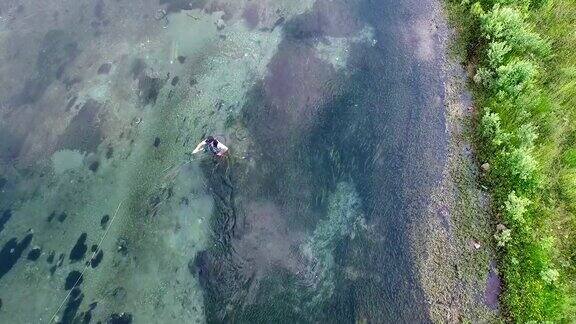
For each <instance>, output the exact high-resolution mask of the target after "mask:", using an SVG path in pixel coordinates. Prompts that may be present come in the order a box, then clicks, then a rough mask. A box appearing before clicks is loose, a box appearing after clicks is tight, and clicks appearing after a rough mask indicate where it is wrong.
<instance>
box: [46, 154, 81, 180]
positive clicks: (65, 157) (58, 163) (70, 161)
mask: <svg viewBox="0 0 576 324" xmlns="http://www.w3.org/2000/svg"><path fill="white" fill-rule="evenodd" d="M83 160H84V154H82V153H80V152H78V151H74V150H60V151H57V152H55V153H54V154H52V164H53V167H54V172H55V173H56V174H57V175H60V174H62V173H64V172H66V171H68V170H72V169H76V168H79V167H81V166H82V161H83Z"/></svg>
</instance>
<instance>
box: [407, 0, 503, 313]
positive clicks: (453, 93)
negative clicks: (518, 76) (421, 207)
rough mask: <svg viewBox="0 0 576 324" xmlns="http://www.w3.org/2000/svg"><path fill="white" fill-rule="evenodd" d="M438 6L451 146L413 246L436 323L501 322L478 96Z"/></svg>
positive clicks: (414, 230)
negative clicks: (477, 143)
mask: <svg viewBox="0 0 576 324" xmlns="http://www.w3.org/2000/svg"><path fill="white" fill-rule="evenodd" d="M434 8H435V10H434V13H433V21H434V25H435V27H436V33H437V35H436V38H435V40H436V41H438V42H439V47H440V48H441V49H442V50H441V53H440V54H438V58H437V59H438V62H437V64H438V66H439V68H440V69H441V74H442V78H443V80H444V107H445V109H446V110H445V114H446V132H447V134H448V150H447V156H446V162H445V165H444V171H443V176H442V180H441V181H440V183H439V184H438V185H437V187H436V188H435V189H434V190H433V193H432V195H431V197H430V202H429V206H428V210H427V212H426V214H425V215H424V221H421V222H416V223H413V224H412V229H411V231H410V232H411V236H412V237H411V241H412V251H413V254H414V260H415V264H416V268H417V272H418V276H419V279H420V282H421V285H422V287H423V290H424V292H425V295H426V299H427V303H428V305H429V312H430V318H431V319H432V321H433V322H443V323H445V322H463V321H464V322H465V321H472V322H495V321H498V319H499V306H498V303H497V300H498V293H499V290H500V280H499V278H498V275H497V270H496V269H495V268H494V266H493V264H494V262H493V260H494V259H495V254H496V253H495V249H494V247H493V244H492V241H493V240H492V224H491V219H490V214H489V207H490V198H489V195H488V194H487V193H486V192H484V191H482V190H481V189H480V188H479V187H478V183H477V181H476V179H477V177H478V175H479V170H478V168H477V166H476V164H475V161H474V152H473V149H472V145H471V137H470V134H471V126H472V125H471V120H472V117H473V113H474V109H473V107H472V105H473V103H472V98H471V95H470V93H469V92H468V90H467V89H466V74H465V71H464V69H463V67H462V66H461V65H460V64H459V63H458V58H457V57H455V55H452V54H451V53H449V52H450V49H449V47H450V45H451V43H452V42H453V39H454V33H455V31H454V30H453V29H451V28H450V27H449V26H448V25H447V22H446V14H445V12H444V10H443V8H442V3H440V2H439V1H435V3H434ZM494 300H496V303H495V302H494Z"/></svg>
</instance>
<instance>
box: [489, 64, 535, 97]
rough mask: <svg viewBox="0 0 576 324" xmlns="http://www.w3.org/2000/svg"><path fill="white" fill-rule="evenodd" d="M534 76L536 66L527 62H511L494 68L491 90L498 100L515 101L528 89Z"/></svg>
mask: <svg viewBox="0 0 576 324" xmlns="http://www.w3.org/2000/svg"><path fill="white" fill-rule="evenodd" d="M535 76H536V66H535V65H534V63H532V62H530V61H527V60H519V59H517V60H513V61H511V62H510V63H508V64H505V65H501V66H499V67H498V68H496V80H495V81H494V83H493V88H494V89H493V90H494V92H495V93H496V94H497V96H498V98H500V99H504V98H509V99H516V98H518V96H519V95H520V94H522V92H524V91H525V90H527V89H530V87H531V86H532V84H533V82H534V78H535Z"/></svg>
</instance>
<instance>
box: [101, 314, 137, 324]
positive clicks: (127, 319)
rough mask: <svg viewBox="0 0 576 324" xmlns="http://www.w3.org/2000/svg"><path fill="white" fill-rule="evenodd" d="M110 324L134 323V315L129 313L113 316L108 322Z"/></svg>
mask: <svg viewBox="0 0 576 324" xmlns="http://www.w3.org/2000/svg"><path fill="white" fill-rule="evenodd" d="M107 323H108V324H130V323H132V314H129V313H121V314H116V313H114V314H112V315H110V318H109V319H108V321H107Z"/></svg>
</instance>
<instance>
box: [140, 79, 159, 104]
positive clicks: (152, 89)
mask: <svg viewBox="0 0 576 324" xmlns="http://www.w3.org/2000/svg"><path fill="white" fill-rule="evenodd" d="M162 86H163V82H162V80H160V78H153V77H150V76H148V75H142V76H140V78H139V79H138V90H139V92H138V97H140V101H141V102H142V104H143V105H145V106H146V105H149V104H152V105H153V104H155V103H156V100H157V99H158V95H160V89H162Z"/></svg>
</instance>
